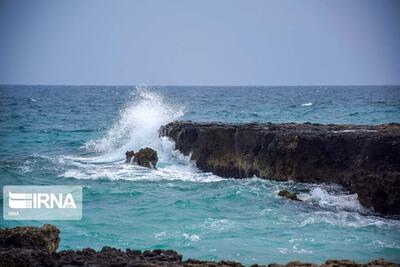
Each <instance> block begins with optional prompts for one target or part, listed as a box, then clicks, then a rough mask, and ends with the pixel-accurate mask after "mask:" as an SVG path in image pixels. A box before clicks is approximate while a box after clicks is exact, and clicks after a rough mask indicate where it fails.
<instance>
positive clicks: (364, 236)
mask: <svg viewBox="0 0 400 267" xmlns="http://www.w3.org/2000/svg"><path fill="white" fill-rule="evenodd" d="M18 89H19V90H15V88H11V89H7V88H6V89H3V93H4V94H5V96H7V97H2V98H1V97H0V102H1V103H0V107H1V108H2V112H1V114H0V115H1V118H0V129H1V133H2V134H1V135H0V138H1V139H2V142H1V144H2V146H1V148H2V149H3V150H2V157H3V158H1V160H0V174H1V175H0V176H1V179H0V183H1V184H2V185H7V184H21V185H27V184H43V185H68V184H71V185H82V186H83V187H84V219H83V220H82V221H77V222H73V223H72V222H69V221H59V222H57V227H59V228H60V229H61V232H62V241H61V243H60V249H80V248H84V247H93V248H95V249H101V247H102V246H104V245H109V246H114V247H118V248H122V249H125V248H133V249H141V250H146V249H159V248H165V249H175V250H177V251H178V252H180V253H182V254H183V255H184V257H191V258H200V259H207V260H210V259H212V260H236V261H241V262H243V263H246V264H249V265H250V264H253V263H271V262H279V263H287V262H288V261H291V260H294V259H297V260H302V261H310V262H318V263H322V262H323V261H325V260H327V259H328V258H327V257H329V258H349V259H353V260H358V261H361V262H366V261H367V260H372V259H375V258H379V257H384V258H386V259H387V260H392V261H396V262H400V258H399V255H400V221H399V220H395V219H391V218H384V217H378V216H376V215H375V214H374V213H368V212H367V213H364V212H363V211H361V210H360V209H359V207H360V206H359V202H358V200H357V197H356V195H348V194H347V193H348V192H346V191H345V190H343V189H342V188H340V187H336V186H333V185H321V184H320V185H314V184H300V183H296V182H292V181H291V182H276V181H268V180H261V179H258V178H250V179H242V180H241V179H239V180H234V179H222V178H221V177H218V176H215V175H213V174H211V173H204V172H201V171H199V170H198V169H197V168H196V167H195V166H194V165H193V162H191V161H190V160H189V159H188V157H185V156H183V155H182V154H180V153H179V152H178V151H175V150H174V144H173V143H172V142H171V141H169V140H168V139H166V138H159V137H158V129H159V127H160V126H161V125H163V124H166V123H168V122H170V121H172V120H176V119H180V118H181V117H183V119H188V120H193V121H210V120H213V121H225V122H252V121H258V122H267V121H273V122H287V121H295V122H305V121H312V122H318V123H361V124H365V123H366V124H376V123H383V122H392V121H395V122H398V118H399V116H398V114H399V112H398V111H399V109H398V108H399V103H400V102H399V91H398V88H397V87H396V88H388V89H384V88H383V89H382V88H381V89H380V90H376V89H375V88H369V89H368V88H363V90H360V89H359V88H356V89H351V88H343V90H342V89H338V88H336V89H335V88H331V89H329V88H328V89H326V88H325V89H323V88H321V90H319V92H316V88H310V89H307V88H290V87H288V88H285V90H282V88H277V89H274V88H269V89H268V88H265V89H262V88H247V87H243V88H233V87H229V88H195V87H188V88H182V87H179V88H178V87H176V88H175V87H173V88H166V87H160V88H157V90H149V89H148V88H143V87H141V88H137V89H135V90H134V91H132V88H129V87H98V88H93V87H91V88H87V87H68V90H57V88H52V87H46V86H40V87H37V88H31V87H29V88H25V89H24V88H18ZM317 91H318V90H317ZM29 99H36V100H38V101H37V102H35V103H30V102H29V103H28V104H27V100H29ZM92 99H96V101H95V102H93V101H92V102H90V101H91V100H92ZM166 99H168V101H167V100H166ZM170 99H171V100H170ZM174 99H177V100H178V101H179V102H178V101H177V103H183V104H184V107H185V108H184V109H185V114H183V106H180V105H174V104H172V103H174V102H176V101H174ZM293 99H296V101H300V102H296V101H295V102H294V104H295V105H293ZM376 99H383V100H385V103H376V102H375V101H376ZM88 102H90V103H89V104H88ZM118 103H126V104H125V105H123V106H122V107H121V109H120V112H119V113H118V109H119V108H120V106H119V104H118ZM249 103H251V104H249ZM301 103H304V104H307V103H313V105H311V106H312V107H311V108H310V107H307V106H304V107H302V106H301V105H299V104H301ZM349 103H350V104H351V105H350V104H349ZM287 107H290V108H287ZM71 110H74V112H70V111H71ZM352 112H358V114H356V115H352V116H350V115H348V114H350V113H352ZM48 114H51V116H48ZM66 114H68V115H66ZM115 114H118V115H117V116H115ZM254 114H255V115H256V116H254ZM114 119H115V120H114ZM99 129H100V131H101V132H99ZM102 129H106V130H102ZM99 134H101V135H100V136H99ZM21 141H23V142H21ZM146 146H149V147H152V148H154V149H156V150H157V152H158V157H159V162H158V163H157V168H158V169H157V170H153V169H147V168H143V167H140V166H135V165H132V164H125V163H124V154H125V152H126V150H135V151H137V150H138V149H140V148H142V147H146ZM282 189H289V190H290V191H294V192H304V193H303V194H299V198H301V199H303V200H304V201H303V202H300V201H295V202H294V201H290V200H288V199H284V198H281V197H279V196H278V192H279V191H280V190H282ZM306 192H308V193H306ZM0 224H1V226H2V227H14V226H19V225H21V224H20V223H18V222H16V221H4V220H1V219H0ZM23 224H27V225H35V226H39V225H41V224H42V222H23Z"/></svg>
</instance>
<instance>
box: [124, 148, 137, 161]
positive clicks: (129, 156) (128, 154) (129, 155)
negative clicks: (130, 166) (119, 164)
mask: <svg viewBox="0 0 400 267" xmlns="http://www.w3.org/2000/svg"><path fill="white" fill-rule="evenodd" d="M134 156H135V152H134V151H133V150H132V151H126V152H125V157H126V160H125V162H126V163H131V161H132V158H133V157H134Z"/></svg>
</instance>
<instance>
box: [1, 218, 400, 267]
mask: <svg viewBox="0 0 400 267" xmlns="http://www.w3.org/2000/svg"><path fill="white" fill-rule="evenodd" d="M59 234H60V230H59V229H57V228H56V227H55V226H54V225H50V224H46V225H44V226H43V227H41V228H37V227H15V228H5V229H0V266H1V267H22V266H24V267H37V266H43V267H61V266H70V267H72V266H91V267H95V266H96V267H97V266H105V267H111V266H112V267H119V266H121V267H122V266H171V267H172V266H182V267H183V266H185V267H203V266H204V267H205V266H208V267H212V266H215V267H217V266H221V267H222V266H225V267H228V266H232V267H242V266H243V265H242V264H241V263H238V262H232V261H219V262H211V261H201V260H194V259H188V260H184V261H183V260H182V255H180V254H178V253H177V252H176V251H174V250H152V251H149V250H147V251H143V252H142V251H140V250H131V249H127V250H126V251H122V250H120V249H116V248H110V247H103V248H102V249H101V250H100V251H95V250H94V249H91V248H86V249H82V250H63V251H58V252H57V249H58V246H59V242H60V237H59ZM252 266H254V267H256V266H259V267H261V266H269V267H283V266H286V267H289V266H290V267H306V266H307V267H339V266H346V267H358V266H360V267H361V266H371V267H372V266H374V267H379V266H386V267H398V266H399V265H398V264H395V263H391V262H387V261H385V260H383V259H379V260H375V261H371V262H369V263H367V264H358V263H356V262H354V261H350V260H328V261H326V262H325V263H324V264H321V265H318V264H312V263H302V262H299V261H293V262H289V263H288V264H286V265H280V264H269V265H252Z"/></svg>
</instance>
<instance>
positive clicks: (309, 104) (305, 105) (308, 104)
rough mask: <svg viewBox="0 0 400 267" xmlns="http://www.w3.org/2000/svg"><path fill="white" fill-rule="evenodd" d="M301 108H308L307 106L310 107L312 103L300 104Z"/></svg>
mask: <svg viewBox="0 0 400 267" xmlns="http://www.w3.org/2000/svg"><path fill="white" fill-rule="evenodd" d="M301 105H302V106H303V107H309V106H312V105H313V103H312V102H307V103H303V104H301Z"/></svg>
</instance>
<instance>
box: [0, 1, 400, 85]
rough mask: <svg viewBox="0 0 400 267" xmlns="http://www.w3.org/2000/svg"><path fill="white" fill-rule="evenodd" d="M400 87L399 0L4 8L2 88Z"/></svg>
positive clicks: (0, 21)
mask: <svg viewBox="0 0 400 267" xmlns="http://www.w3.org/2000/svg"><path fill="white" fill-rule="evenodd" d="M139 83H145V84H158V85H332V84H337V85H345V84H400V1H398V0H393V1H386V0H374V1H370V0H329V1H328V0H315V1H314V0H306V1H297V0H293V1H286V0H277V1H254V0H242V1H235V0H218V1H216V0H198V1H187V0H181V1H176V0H168V1H166V0H160V1H155V0H137V1H135V0H131V1H124V0H117V1H111V0H110V1H102V0H65V1H55V0H18V1H16V0H10V1H4V0H0V84H78V85H79V84H95V85H101V84H105V85H111V84H119V85H133V84H139Z"/></svg>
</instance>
